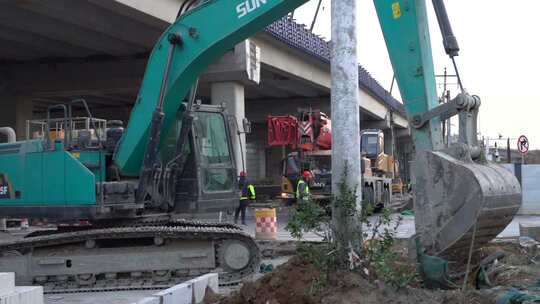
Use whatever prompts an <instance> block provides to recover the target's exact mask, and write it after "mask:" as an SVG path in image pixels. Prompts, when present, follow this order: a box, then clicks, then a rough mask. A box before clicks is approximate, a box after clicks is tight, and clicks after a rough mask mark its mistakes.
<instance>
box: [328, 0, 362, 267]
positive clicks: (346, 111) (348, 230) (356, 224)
mask: <svg viewBox="0 0 540 304" xmlns="http://www.w3.org/2000/svg"><path fill="white" fill-rule="evenodd" d="M331 66H332V67H331V70H332V131H333V132H332V193H333V195H334V196H335V197H339V196H340V193H339V184H340V183H341V182H342V176H343V173H344V172H345V170H346V169H347V172H348V175H347V179H346V180H345V182H346V184H347V186H348V187H349V188H350V189H356V195H357V199H356V211H357V213H358V214H357V215H356V216H354V215H351V214H350V209H347V207H348V206H343V204H339V203H335V204H333V206H332V209H333V210H332V216H333V218H332V223H333V229H334V237H335V241H336V244H337V254H338V258H339V260H340V261H342V262H345V261H347V259H348V258H349V255H350V254H352V255H353V256H354V255H355V254H360V252H361V249H362V225H361V224H360V219H359V214H361V209H362V188H361V175H362V173H361V167H360V164H361V163H360V105H359V93H358V90H359V85H358V50H357V26H356V0H332V61H331ZM345 165H347V168H345Z"/></svg>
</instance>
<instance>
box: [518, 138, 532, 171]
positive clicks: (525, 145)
mask: <svg viewBox="0 0 540 304" xmlns="http://www.w3.org/2000/svg"><path fill="white" fill-rule="evenodd" d="M517 145H518V151H519V152H520V153H521V164H522V165H523V164H524V163H525V155H527V153H529V139H528V138H527V136H525V135H521V136H520V137H519V139H518V142H517Z"/></svg>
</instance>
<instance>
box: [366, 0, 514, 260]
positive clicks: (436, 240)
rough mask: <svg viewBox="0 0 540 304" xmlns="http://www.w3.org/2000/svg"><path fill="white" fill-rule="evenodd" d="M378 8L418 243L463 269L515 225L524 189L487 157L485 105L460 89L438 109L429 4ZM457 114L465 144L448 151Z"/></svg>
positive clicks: (437, 1)
mask: <svg viewBox="0 0 540 304" xmlns="http://www.w3.org/2000/svg"><path fill="white" fill-rule="evenodd" d="M374 3H375V8H376V10H377V14H378V17H379V21H380V24H381V28H382V30H383V34H384V37H385V40H386V45H387V48H388V52H389V55H390V60H391V62H392V66H393V69H394V73H395V77H396V79H397V82H398V84H399V88H400V92H401V96H402V98H403V101H404V105H405V109H406V111H407V114H408V118H409V124H410V126H411V132H412V138H413V143H414V147H415V149H416V156H415V160H414V165H413V170H412V171H413V181H414V185H413V187H414V199H415V206H414V208H415V222H416V233H417V239H418V240H419V244H421V247H422V248H424V249H425V250H426V252H427V253H428V254H429V255H434V256H441V257H444V258H445V259H449V260H451V261H458V262H461V263H460V264H462V262H463V261H464V260H466V259H467V256H468V254H469V251H470V250H476V249H478V248H480V247H482V246H483V245H485V244H486V243H487V242H489V241H490V240H492V239H493V238H495V237H496V236H497V235H498V234H499V233H500V232H502V230H503V229H504V228H505V227H506V226H507V225H508V224H509V223H510V222H511V221H512V219H513V217H514V215H515V214H516V213H517V211H518V210H519V208H520V206H521V188H520V185H519V183H518V181H517V179H516V178H515V177H514V176H513V175H512V174H511V173H510V172H509V171H507V170H506V169H504V168H503V167H501V166H499V165H497V164H493V163H489V162H487V161H486V160H485V157H484V155H483V153H482V152H481V151H482V149H481V148H480V145H479V143H478V140H477V130H476V126H477V115H478V110H479V107H480V98H479V97H477V96H471V95H469V94H468V93H467V92H465V91H464V90H463V89H462V93H461V94H459V95H458V96H457V97H456V98H455V99H454V100H452V101H451V102H449V103H447V104H443V105H440V104H439V101H438V97H437V91H436V81H435V73H434V65H433V57H432V51H431V42H430V35H429V26H428V18H427V9H426V1H425V0H374ZM433 4H434V8H435V12H436V15H437V19H438V21H439V24H440V27H441V31H442V33H443V38H444V46H445V49H446V52H447V54H448V55H449V56H450V57H451V58H452V60H454V57H455V56H457V53H458V51H459V47H458V44H457V40H456V39H455V37H454V35H453V33H452V30H451V27H450V22H449V21H448V15H447V13H446V9H445V8H444V3H443V1H442V0H433ZM454 64H455V61H454ZM456 71H457V69H456ZM460 84H461V81H460ZM454 115H458V116H459V121H460V128H459V142H458V143H457V144H454V145H452V146H450V147H445V146H444V144H443V134H442V130H441V129H442V126H441V121H444V120H446V119H448V118H449V117H452V116H454Z"/></svg>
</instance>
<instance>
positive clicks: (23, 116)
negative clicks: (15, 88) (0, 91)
mask: <svg viewBox="0 0 540 304" xmlns="http://www.w3.org/2000/svg"><path fill="white" fill-rule="evenodd" d="M0 107H1V109H2V110H0V127H12V128H13V129H14V130H15V132H16V133H17V140H23V139H26V121H27V120H30V119H32V118H33V110H34V104H33V102H32V100H31V99H30V98H29V97H26V96H13V95H8V94H4V95H2V96H0Z"/></svg>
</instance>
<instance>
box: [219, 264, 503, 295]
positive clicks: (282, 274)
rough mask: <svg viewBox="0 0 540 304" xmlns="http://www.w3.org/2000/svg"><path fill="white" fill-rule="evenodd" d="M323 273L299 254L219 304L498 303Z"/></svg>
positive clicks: (352, 274) (351, 274)
mask: <svg viewBox="0 0 540 304" xmlns="http://www.w3.org/2000/svg"><path fill="white" fill-rule="evenodd" d="M320 277H321V273H320V271H319V270H318V269H317V268H316V267H315V266H314V265H313V264H310V263H308V262H306V261H305V260H302V259H301V258H299V257H295V258H293V259H291V260H290V261H289V262H288V263H286V264H284V265H282V266H280V267H278V268H277V269H276V270H275V271H274V272H273V273H270V274H268V275H266V276H264V277H263V278H261V279H260V280H258V281H256V282H250V283H246V284H245V285H244V286H243V287H242V289H241V290H240V291H238V292H235V293H233V294H232V295H231V296H230V297H228V298H225V299H221V300H220V301H218V302H215V303H219V304H297V303H298V304H316V303H321V304H340V303H343V304H375V303H377V304H380V303H389V304H409V303H414V304H432V303H433V304H439V303H445V304H458V303H459V304H463V303H470V304H473V303H474V304H487V303H494V302H493V301H492V300H491V299H487V298H485V297H483V296H481V295H480V294H477V293H475V292H470V293H467V294H466V295H463V294H461V293H460V292H458V291H430V290H424V289H419V288H412V287H408V288H402V289H400V290H396V289H395V288H393V287H390V286H385V284H383V283H380V282H378V281H375V282H369V281H367V280H366V279H364V278H363V277H362V276H361V275H360V274H357V273H350V272H336V273H331V274H329V276H328V280H327V281H326V284H322V282H321V281H320Z"/></svg>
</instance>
